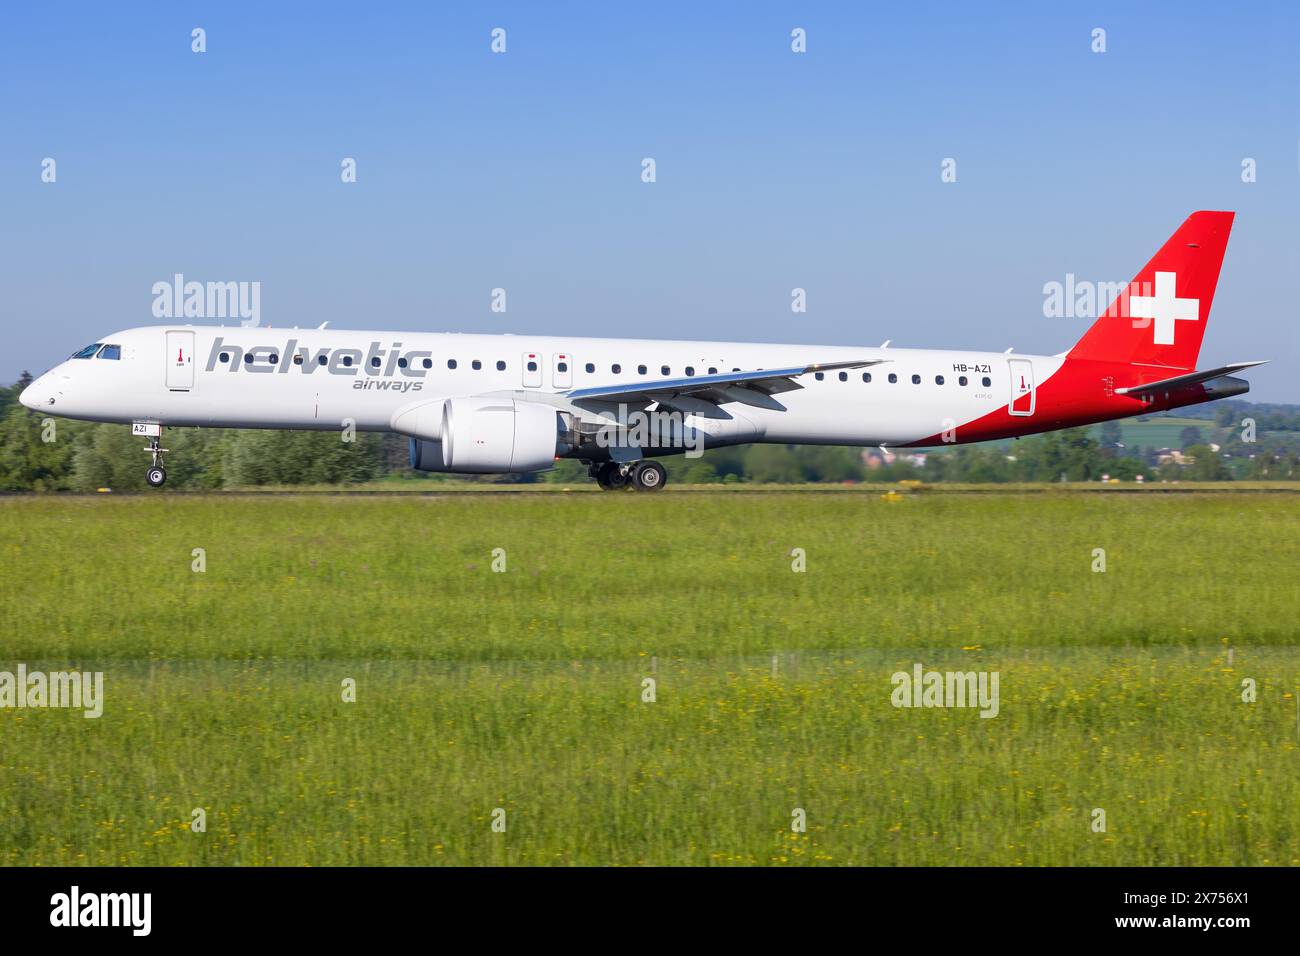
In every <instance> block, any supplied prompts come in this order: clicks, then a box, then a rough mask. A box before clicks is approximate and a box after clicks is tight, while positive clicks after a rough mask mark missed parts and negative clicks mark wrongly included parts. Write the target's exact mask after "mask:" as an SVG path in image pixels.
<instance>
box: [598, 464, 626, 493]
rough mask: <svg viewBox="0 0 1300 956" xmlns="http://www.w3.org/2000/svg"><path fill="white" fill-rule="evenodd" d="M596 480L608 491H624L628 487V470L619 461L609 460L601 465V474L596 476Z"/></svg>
mask: <svg viewBox="0 0 1300 956" xmlns="http://www.w3.org/2000/svg"><path fill="white" fill-rule="evenodd" d="M596 481H597V482H599V484H600V487H602V488H604V489H605V490H606V491H622V490H623V489H624V488H626V487H627V481H628V477H627V472H626V471H624V470H623V466H622V465H620V464H619V463H618V462H616V461H611V462H607V463H606V464H604V465H601V466H600V474H599V475H597V476H596Z"/></svg>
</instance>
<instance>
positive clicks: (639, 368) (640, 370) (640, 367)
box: [636, 365, 646, 375]
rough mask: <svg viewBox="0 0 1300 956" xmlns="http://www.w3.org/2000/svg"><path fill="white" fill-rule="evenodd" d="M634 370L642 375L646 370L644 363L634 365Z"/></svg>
mask: <svg viewBox="0 0 1300 956" xmlns="http://www.w3.org/2000/svg"><path fill="white" fill-rule="evenodd" d="M636 370H637V373H638V374H639V375H644V374H645V371H646V369H645V366H644V365H638V366H637V367H636Z"/></svg>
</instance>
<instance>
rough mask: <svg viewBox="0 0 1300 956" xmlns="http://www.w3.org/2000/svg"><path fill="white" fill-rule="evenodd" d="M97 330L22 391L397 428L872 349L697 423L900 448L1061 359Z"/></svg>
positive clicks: (180, 410) (162, 414) (756, 437)
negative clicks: (95, 339)
mask: <svg viewBox="0 0 1300 956" xmlns="http://www.w3.org/2000/svg"><path fill="white" fill-rule="evenodd" d="M101 341H102V342H103V343H107V344H112V345H117V346H120V358H119V359H116V360H110V359H105V358H100V357H95V358H89V359H77V358H73V359H69V360H68V361H66V362H63V363H62V364H60V365H59V366H57V367H56V368H54V369H52V370H51V371H49V372H47V373H46V374H45V375H43V376H41V377H40V378H39V379H38V380H37V381H36V382H34V383H33V384H32V385H31V386H30V388H29V389H28V390H27V392H25V393H24V396H23V401H24V403H25V404H28V405H29V406H31V407H33V408H41V409H46V410H48V411H49V412H50V413H51V414H55V415H61V416H65V417H68V418H79V419H88V420H93V421H101V422H123V423H133V422H151V423H158V424H162V425H165V426H202V427H229V428H286V429H339V428H341V427H345V426H346V425H347V424H348V423H353V424H354V425H355V427H356V428H357V429H359V430H363V431H388V430H400V429H394V420H395V418H396V417H397V416H399V415H400V413H401V411H402V409H403V408H406V407H408V406H411V405H412V404H413V403H417V402H427V401H429V400H435V399H443V398H450V397H456V396H477V395H484V394H502V395H511V396H513V397H514V398H516V399H532V400H540V401H553V400H554V398H555V397H556V396H559V395H561V394H562V393H564V392H568V391H570V390H573V389H578V388H584V387H591V386H601V385H635V384H636V382H637V381H638V380H644V381H653V380H656V379H664V378H672V377H677V378H680V377H683V376H690V375H699V376H703V375H708V374H711V370H716V371H717V372H730V371H733V370H746V371H748V370H757V369H772V368H779V367H783V366H790V365H792V364H798V363H801V362H807V363H809V364H813V363H827V362H835V361H852V360H863V361H876V362H879V363H880V364H876V365H872V366H870V367H867V368H864V369H853V370H848V371H830V372H825V373H818V374H806V375H803V376H801V377H800V378H799V384H800V385H802V386H803V387H802V388H801V389H796V390H793V391H788V392H784V393H782V394H780V395H779V396H777V398H779V402H780V405H781V406H782V407H781V408H779V409H772V408H759V407H752V406H748V405H729V406H727V407H728V411H729V413H730V414H729V417H728V419H727V420H725V421H717V420H706V419H698V420H696V421H695V422H694V423H693V424H695V425H697V426H699V427H701V428H702V429H703V430H704V431H705V432H706V433H708V434H709V435H710V436H711V437H713V438H714V439H715V441H714V443H715V444H734V443H738V442H751V441H757V442H779V443H807V444H844V445H879V444H888V445H899V444H907V443H909V442H917V441H920V440H922V439H924V438H926V437H927V436H933V435H936V434H938V433H941V432H943V431H944V430H945V429H951V428H953V427H955V426H959V425H961V424H962V423H965V422H971V421H974V420H976V419H978V418H980V417H982V416H984V415H986V414H988V413H990V412H993V411H996V410H997V409H999V408H1005V407H1007V406H1008V403H1009V402H1010V401H1011V399H1012V398H1013V397H1014V396H1013V382H1012V378H1013V371H1014V376H1015V377H1016V378H1017V379H1020V378H1022V377H1023V375H1024V374H1025V373H1026V372H1027V373H1028V374H1029V376H1030V382H1029V387H1030V388H1031V389H1033V388H1034V387H1035V386H1041V385H1042V383H1043V382H1044V381H1046V380H1047V379H1048V378H1049V377H1050V376H1052V375H1053V374H1054V373H1055V372H1056V371H1057V370H1058V369H1059V368H1060V366H1061V364H1062V361H1063V358H1062V357H1061V356H1041V355H1039V356H1030V355H1007V354H1002V353H989V352H976V351H964V350H961V351H957V350H953V351H947V350H944V351H939V350H917V349H894V348H852V347H834V346H829V347H828V346H809V345H760V344H748V343H739V342H691V341H667V340H665V341H658V340H652V339H604V338H560V337H548V336H531V335H520V336H516V335H477V334H457V333H419V332H365V331H345V330H334V329H279V328H258V327H240V326H234V327H212V326H157V327H146V328H136V329H130V330H126V331H123V332H118V333H116V334H114V335H111V336H108V337H106V338H104V339H102V340H101ZM1013 362H1015V363H1019V364H1016V365H1014V366H1013V365H1012V363H1013ZM867 376H869V380H866V377H867ZM891 376H894V378H895V379H896V380H894V381H891V380H890V377H891ZM1021 394H1022V395H1023V392H1021ZM1031 414H1032V413H1031Z"/></svg>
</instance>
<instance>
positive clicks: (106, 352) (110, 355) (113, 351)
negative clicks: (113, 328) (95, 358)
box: [99, 345, 122, 361]
mask: <svg viewBox="0 0 1300 956" xmlns="http://www.w3.org/2000/svg"><path fill="white" fill-rule="evenodd" d="M99 357H100V358H102V359H112V360H113V361H117V360H118V359H120V358H121V357H122V346H120V345H105V346H104V347H103V348H102V349H100V350H99Z"/></svg>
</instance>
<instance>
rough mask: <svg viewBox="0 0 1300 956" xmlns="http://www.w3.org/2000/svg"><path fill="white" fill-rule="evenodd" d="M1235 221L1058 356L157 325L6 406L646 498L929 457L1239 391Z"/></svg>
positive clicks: (1215, 226)
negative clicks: (725, 451) (383, 445)
mask: <svg viewBox="0 0 1300 956" xmlns="http://www.w3.org/2000/svg"><path fill="white" fill-rule="evenodd" d="M1233 216H1234V214H1233V213H1232V212H1217V211H1200V212H1195V213H1193V214H1192V215H1191V216H1189V217H1188V218H1187V220H1186V221H1185V222H1183V224H1182V225H1181V226H1179V227H1178V229H1177V231H1175V232H1174V234H1173V235H1172V236H1171V237H1170V238H1169V240H1168V241H1167V242H1166V243H1165V244H1164V245H1163V246H1162V247H1161V248H1160V250H1159V251H1158V252H1157V253H1156V254H1155V256H1154V257H1153V258H1152V259H1151V261H1150V262H1148V263H1147V264H1146V266H1145V267H1143V269H1142V271H1140V272H1139V273H1138V274H1137V275H1136V276H1135V277H1134V279H1133V281H1132V282H1131V283H1129V284H1128V285H1127V286H1125V287H1124V288H1123V290H1122V291H1121V292H1120V293H1119V295H1118V296H1117V297H1116V299H1115V301H1114V302H1112V303H1111V305H1110V307H1109V308H1108V309H1107V310H1106V312H1105V313H1104V314H1102V315H1101V316H1100V317H1099V318H1098V319H1097V320H1096V322H1095V323H1094V324H1093V325H1092V326H1091V327H1090V328H1089V329H1088V330H1087V332H1085V333H1084V335H1083V337H1082V338H1081V339H1080V340H1079V341H1078V342H1077V343H1075V345H1074V346H1073V347H1072V348H1070V349H1069V350H1068V351H1065V352H1061V353H1059V354H1057V355H1021V354H1013V353H1012V352H1011V350H1008V351H1007V352H975V351H970V350H966V349H956V350H921V349H899V348H891V347H890V343H889V342H885V343H884V344H883V345H881V346H879V347H877V348H857V347H822V346H807V345H760V344H748V343H740V342H702V341H701V342H697V341H666V340H665V341H656V340H652V339H616V338H558V337H550V336H534V335H525V336H512V335H477V334H462V333H413V332H366V331H345V330H334V329H327V328H326V327H325V325H322V326H320V327H319V328H315V329H299V328H296V327H295V328H292V329H272V328H264V327H257V326H252V327H249V326H232V327H223V326H198V327H196V326H193V325H164V326H151V327H142V328H133V329H127V330H125V331H122V332H116V333H114V334H112V335H109V336H106V337H105V338H103V339H101V340H99V341H97V342H94V343H92V344H91V345H87V346H86V347H85V348H83V349H81V350H79V351H78V352H76V353H74V354H73V355H72V356H71V357H70V358H69V359H68V360H67V361H65V362H63V363H62V364H60V365H58V366H56V367H55V368H54V369H52V370H50V371H49V372H46V373H45V374H44V375H42V376H41V377H40V378H38V379H36V380H35V381H33V382H32V383H31V384H30V385H29V386H28V387H27V388H26V389H25V390H24V391H23V393H22V395H21V396H20V400H21V401H22V403H23V404H24V405H25V406H27V407H28V408H31V409H36V410H39V411H44V412H47V413H51V414H54V415H59V416H63V417H66V418H74V419H83V420H87V421H97V422H116V423H122V424H129V425H131V427H132V432H133V434H137V435H141V436H143V437H146V438H149V439H151V440H150V443H149V445H148V446H147V447H146V448H145V451H147V452H148V453H149V454H150V456H151V465H150V467H149V469H148V472H147V474H146V478H147V481H148V483H149V484H150V485H152V486H154V487H157V486H160V485H162V484H163V483H164V482H165V481H166V478H167V473H166V470H165V468H164V464H163V455H164V453H165V452H166V449H164V448H162V446H161V437H162V432H163V429H164V428H173V427H202V428H279V429H317V430H324V429H330V430H338V429H348V428H351V429H354V430H356V431H375V432H383V431H390V432H396V433H399V434H401V435H405V436H407V438H409V440H410V441H409V445H410V462H411V466H412V467H413V468H415V469H417V470H421V471H428V472H448V473H459V474H500V473H528V472H536V471H542V470H546V469H549V468H552V467H554V463H555V462H556V461H558V460H560V459H576V460H578V461H581V462H584V463H586V464H587V469H588V475H589V477H591V478H594V479H595V480H596V482H597V483H598V484H599V485H600V487H601V488H603V489H606V490H614V489H620V488H626V487H631V488H634V489H637V490H640V491H655V490H658V489H660V488H662V487H664V484H665V481H666V473H665V470H664V467H663V465H662V464H661V463H660V462H659V461H658V460H657V459H658V458H660V457H663V456H665V455H671V454H683V453H687V454H689V453H690V452H691V451H692V449H696V450H697V449H699V448H700V447H704V446H712V447H720V446H725V445H735V444H744V443H750V442H769V443H779V444H824V445H855V446H862V447H875V446H878V447H881V448H889V447H893V448H924V447H931V446H939V445H946V444H963V443H968V442H981V441H988V440H990V439H999V438H1008V437H1019V436H1021V435H1030V434H1034V433H1038V432H1046V431H1053V430H1056V429H1061V428H1071V427H1074V426H1077V425H1087V424H1092V423H1095V422H1102V421H1107V420H1109V419H1116V418H1124V417H1126V416H1130V415H1138V414H1149V413H1151V412H1157V411H1165V410H1168V409H1172V408H1181V407H1183V406H1187V405H1195V404H1198V403H1200V402H1208V401H1212V400H1214V399H1218V398H1226V397H1228V396H1232V395H1241V394H1243V393H1245V392H1247V391H1249V390H1250V386H1249V383H1247V382H1246V381H1244V380H1243V379H1240V378H1237V377H1235V376H1234V375H1233V374H1232V373H1234V372H1238V371H1241V370H1242V369H1246V368H1251V367H1253V366H1256V365H1262V364H1264V363H1263V362H1236V363H1232V364H1228V365H1223V366H1219V367H1216V368H1211V369H1205V370H1197V368H1196V361H1197V357H1198V354H1199V352H1200V348H1201V340H1202V337H1203V336H1204V334H1205V326H1206V323H1207V322H1208V320H1209V315H1210V306H1211V304H1212V302H1213V299H1214V292H1215V287H1216V285H1217V284H1218V278H1219V270H1220V267H1221V266H1222V263H1223V256H1224V252H1225V250H1226V248H1227V243H1228V235H1229V233H1230V231H1231V229H1232V221H1233Z"/></svg>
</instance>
